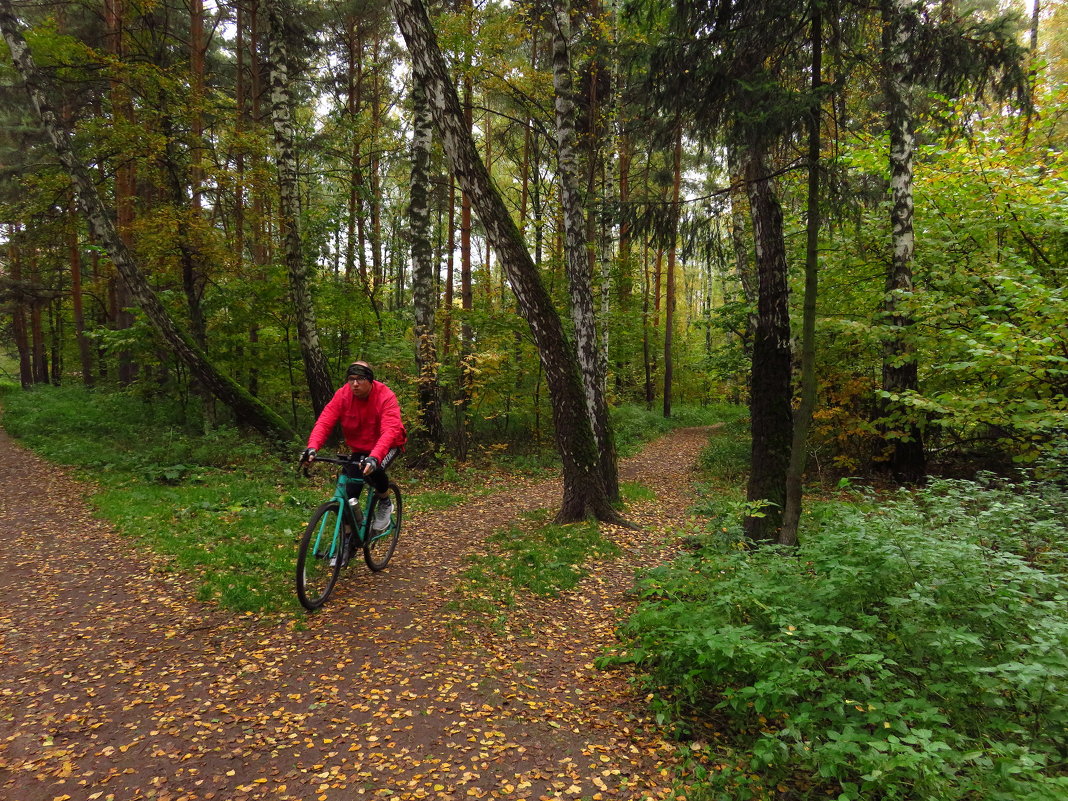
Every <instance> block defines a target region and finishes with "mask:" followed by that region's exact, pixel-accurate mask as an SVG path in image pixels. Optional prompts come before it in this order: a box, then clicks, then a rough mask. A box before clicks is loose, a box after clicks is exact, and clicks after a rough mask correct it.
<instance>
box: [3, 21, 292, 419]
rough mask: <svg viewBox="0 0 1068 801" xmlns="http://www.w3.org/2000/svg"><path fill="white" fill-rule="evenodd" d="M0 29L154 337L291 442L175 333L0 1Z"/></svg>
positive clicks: (241, 412)
mask: <svg viewBox="0 0 1068 801" xmlns="http://www.w3.org/2000/svg"><path fill="white" fill-rule="evenodd" d="M0 30H2V31H3V35H4V39H6V40H7V44H8V47H9V48H10V50H11V58H12V60H13V61H14V63H15V67H16V69H18V71H19V73H20V74H21V75H22V77H23V80H25V81H26V89H27V91H28V92H29V95H30V100H31V102H32V104H33V106H34V108H35V109H36V111H37V114H38V116H39V117H40V119H41V123H42V125H43V126H44V128H45V131H46V132H47V134H48V137H49V139H51V141H52V144H53V145H54V146H55V148H56V152H57V153H58V154H59V159H60V161H61V162H62V164H63V166H64V168H65V169H66V170H67V172H68V173H69V174H70V177H71V180H72V181H73V182H74V187H75V190H76V191H77V194H78V203H79V205H80V206H81V209H82V212H83V213H84V214H85V217H86V220H87V222H88V223H89V228H90V230H91V231H92V233H93V235H94V236H95V237H96V240H97V241H98V242H101V243H103V245H104V246H105V247H106V248H107V250H108V254H109V256H110V257H111V261H112V263H114V265H115V268H116V269H117V270H118V271H119V274H120V275H121V276H122V278H123V281H124V282H125V283H126V285H127V287H128V288H129V290H130V293H131V294H132V295H133V297H134V299H135V301H136V302H137V304H138V306H140V308H141V310H142V311H144V313H145V316H146V317H148V319H149V322H151V324H152V325H153V327H154V328H155V329H156V332H157V333H158V334H159V335H160V337H161V338H162V339H163V340H164V341H165V342H166V343H167V345H168V346H170V347H171V348H172V349H173V350H174V353H175V355H176V356H177V357H178V358H179V359H180V360H181V361H182V362H183V363H184V364H185V365H186V367H188V368H189V370H190V372H191V373H192V374H193V375H195V376H196V377H197V378H198V379H199V380H200V381H201V382H202V383H203V384H204V385H205V386H206V387H208V388H209V389H210V390H211V391H212V393H213V394H214V395H215V396H216V397H217V398H218V399H219V400H221V401H222V402H223V403H225V404H226V405H227V406H229V407H230V408H231V409H233V411H234V414H235V415H237V417H238V419H239V420H241V421H243V422H247V423H249V424H250V425H252V426H255V427H256V428H257V429H258V430H259V431H261V432H263V433H264V434H265V435H267V436H269V437H272V438H276V439H279V440H290V439H292V438H293V431H292V429H291V428H290V427H289V426H288V425H287V424H286V422H285V421H284V420H282V418H281V417H279V416H278V415H277V414H275V413H274V412H273V411H271V410H270V409H269V408H267V406H265V405H264V404H263V403H261V402H260V401H259V400H257V399H256V398H254V397H253V396H252V395H250V394H249V393H247V392H245V391H244V390H243V389H242V388H241V387H240V386H239V385H238V384H237V383H236V382H234V381H232V380H231V379H230V378H228V377H227V376H225V375H223V374H222V373H220V372H219V370H218V369H217V368H216V367H215V365H214V364H212V363H211V362H210V361H208V358H207V357H206V356H205V354H204V352H203V351H202V350H201V349H200V348H199V347H198V346H197V344H196V343H195V342H194V341H193V340H192V338H191V337H190V336H189V335H188V334H186V333H185V332H184V331H182V330H180V329H179V328H178V326H177V324H176V323H175V322H174V320H173V319H172V318H171V316H170V314H169V313H168V312H167V310H166V309H165V308H164V306H163V304H162V303H161V302H160V300H159V298H158V297H157V296H156V293H155V292H154V291H153V290H152V287H151V286H150V285H149V283H148V281H147V280H146V279H145V276H144V275H143V274H142V273H141V271H140V269H139V268H138V266H137V264H136V263H135V262H134V260H133V257H132V256H131V255H130V251H129V250H128V249H127V247H126V245H125V244H124V243H123V241H122V240H121V239H120V237H119V234H118V231H117V230H116V228H115V224H114V222H113V221H112V219H111V217H110V215H109V214H108V210H107V208H106V207H105V206H104V203H103V201H102V200H101V199H100V195H99V194H98V193H97V191H96V184H95V183H93V180H92V178H91V177H90V175H89V171H88V170H87V169H86V168H85V165H84V164H82V163H81V162H80V161H78V159H77V158H76V157H75V155H74V151H73V149H72V147H71V143H70V134H69V132H68V131H66V130H65V129H64V128H63V127H62V126H61V125H60V124H59V120H58V118H57V117H56V113H55V110H54V109H53V108H52V105H51V103H50V102H49V100H48V98H49V95H51V94H54V90H52V88H51V86H50V85H49V81H48V79H47V78H46V77H45V76H44V75H43V73H41V71H40V70H39V69H38V68H37V65H36V64H35V63H34V60H33V57H32V56H31V55H30V51H29V48H28V47H27V46H26V41H25V39H23V37H22V33H21V32H20V30H19V24H18V22H17V21H16V18H15V14H14V12H13V11H12V8H11V0H0Z"/></svg>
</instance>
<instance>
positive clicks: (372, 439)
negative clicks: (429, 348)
mask: <svg viewBox="0 0 1068 801" xmlns="http://www.w3.org/2000/svg"><path fill="white" fill-rule="evenodd" d="M338 422H340V423H341V433H342V435H343V436H344V437H345V444H347V445H348V446H349V447H350V448H352V450H353V451H359V452H361V453H366V454H367V455H368V456H371V457H373V458H374V459H377V460H378V462H379V464H381V462H382V459H383V457H385V455H386V454H387V453H389V449H390V448H395V447H401V446H403V445H404V444H405V443H406V442H407V441H408V434H407V432H406V431H405V430H404V423H403V422H401V413H400V403H398V402H397V396H396V395H394V394H393V390H391V389H390V388H389V387H387V386H386V385H385V384H383V383H382V382H381V381H374V382H372V386H371V394H370V395H368V396H367V397H366V398H364V399H363V400H360V399H359V398H357V397H356V396H355V395H354V394H353V392H352V387H351V386H349V385H348V384H345V386H343V387H341V389H339V390H338V391H337V392H335V393H334V397H332V398H331V399H330V402H329V403H327V404H326V408H324V409H323V413H322V414H320V415H319V419H318V420H316V421H315V427H314V428H312V431H311V434H309V435H308V447H309V448H315V450H319V448H321V447H322V445H323V443H324V442H326V440H327V438H328V437H329V436H330V432H331V431H333V430H334V426H335V425H336V424H337V423H338Z"/></svg>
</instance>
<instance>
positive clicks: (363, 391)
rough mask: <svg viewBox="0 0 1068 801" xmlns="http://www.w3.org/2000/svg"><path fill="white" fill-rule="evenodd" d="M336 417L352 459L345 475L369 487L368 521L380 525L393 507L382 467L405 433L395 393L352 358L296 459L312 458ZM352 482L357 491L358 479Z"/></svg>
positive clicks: (396, 451) (394, 455) (384, 524)
mask: <svg viewBox="0 0 1068 801" xmlns="http://www.w3.org/2000/svg"><path fill="white" fill-rule="evenodd" d="M338 423H341V433H342V436H344V438H345V444H346V445H348V446H349V447H350V448H351V449H352V462H351V464H349V465H348V466H346V467H345V475H347V476H349V477H352V478H356V477H362V478H364V479H365V480H366V482H367V483H368V484H370V485H371V487H372V488H373V489H374V491H375V493H376V494H377V495H378V503H377V504H376V506H375V516H374V520H373V521H372V526H373V527H374V528H375V529H376V530H378V531H385V530H386V529H387V528H389V518H390V515H391V514H392V513H393V504H392V503H391V502H390V500H389V478H388V477H387V476H386V468H387V467H389V465H390V463H391V462H392V461H393V460H394V459H395V458H397V454H399V453H400V452H401V451H402V450H403V449H404V445H405V443H406V442H407V441H408V435H407V432H406V431H405V430H404V423H403V422H402V421H401V413H400V404H399V403H398V402H397V396H396V395H394V394H393V390H391V389H390V388H389V387H387V386H386V385H385V384H383V383H382V382H381V381H375V374H374V371H373V370H372V369H371V365H369V364H368V363H367V362H363V361H358V362H353V363H352V364H350V365H349V368H348V370H346V371H345V384H344V386H342V387H340V388H339V389H338V391H337V392H335V393H334V397H333V398H331V399H330V402H329V403H327V404H326V407H325V408H324V409H323V411H322V414H320V415H319V419H318V420H316V421H315V425H314V426H313V427H312V430H311V434H309V435H308V447H307V448H305V450H304V453H303V454H302V455H301V460H302V461H307V462H312V461H315V452H316V451H317V450H318V449H319V448H321V447H322V446H323V443H325V442H326V440H327V438H328V437H329V436H330V433H331V432H332V431H333V430H334V426H335V425H337V424H338ZM349 486H350V487H352V486H354V484H350V485H349ZM355 486H356V487H357V489H356V490H355V491H356V493H357V495H358V494H359V491H360V490H359V485H355ZM350 492H351V490H350Z"/></svg>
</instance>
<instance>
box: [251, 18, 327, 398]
mask: <svg viewBox="0 0 1068 801" xmlns="http://www.w3.org/2000/svg"><path fill="white" fill-rule="evenodd" d="M262 8H263V10H264V13H265V14H266V15H267V30H268V32H269V34H268V40H269V42H268V50H269V53H270V70H271V118H272V120H273V122H274V139H275V145H276V147H277V148H278V189H279V202H280V208H281V214H280V216H281V225H282V241H283V243H284V245H285V260H286V267H287V270H288V272H289V288H290V293H291V294H292V298H293V313H294V315H295V317H296V324H297V338H298V340H299V343H300V354H301V357H302V359H303V361H304V375H305V378H306V379H307V381H308V392H309V394H310V397H311V402H312V408H313V409H314V410H315V414H316V415H318V414H319V412H321V411H322V410H323V407H325V406H326V404H327V402H328V401H329V400H330V398H331V397H333V394H334V384H333V382H332V381H331V380H330V373H329V370H328V369H327V365H326V359H325V357H324V356H323V351H322V348H321V347H320V346H319V331H318V327H317V325H316V321H315V305H314V303H313V300H312V294H311V285H310V281H309V275H308V273H309V270H308V265H307V264H306V263H305V261H304V250H303V247H302V245H301V241H300V196H299V189H298V186H297V158H296V153H295V152H294V147H293V144H294V143H293V125H292V122H291V118H290V103H291V98H290V94H289V64H288V58H289V57H288V50H287V47H286V43H285V38H284V23H283V21H282V10H281V8H279V6H278V3H277V0H262Z"/></svg>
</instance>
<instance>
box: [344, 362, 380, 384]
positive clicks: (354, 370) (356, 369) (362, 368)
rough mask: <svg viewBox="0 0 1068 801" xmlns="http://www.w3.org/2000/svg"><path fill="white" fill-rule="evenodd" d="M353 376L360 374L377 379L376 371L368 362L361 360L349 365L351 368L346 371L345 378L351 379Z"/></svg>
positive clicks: (371, 379) (369, 378) (369, 379)
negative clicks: (361, 361) (362, 362)
mask: <svg viewBox="0 0 1068 801" xmlns="http://www.w3.org/2000/svg"><path fill="white" fill-rule="evenodd" d="M353 376H360V377H361V378H366V379H367V380H368V381H374V380H375V373H374V370H372V369H371V368H370V367H368V366H367V365H366V364H360V363H359V362H353V363H352V364H350V365H349V369H348V370H346V371H345V380H346V381H347V380H349V379H350V378H352V377H353Z"/></svg>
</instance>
